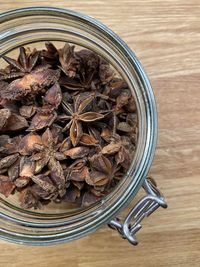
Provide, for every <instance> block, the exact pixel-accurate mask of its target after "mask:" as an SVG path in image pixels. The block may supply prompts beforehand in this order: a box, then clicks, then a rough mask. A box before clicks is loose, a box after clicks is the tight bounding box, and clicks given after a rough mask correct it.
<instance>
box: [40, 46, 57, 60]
mask: <svg viewBox="0 0 200 267" xmlns="http://www.w3.org/2000/svg"><path fill="white" fill-rule="evenodd" d="M45 46H46V50H42V52H41V56H42V57H44V60H45V61H46V62H47V63H48V64H51V65H53V64H56V63H58V61H59V56H58V50H57V48H56V47H55V46H54V44H52V43H51V42H46V43H45Z"/></svg>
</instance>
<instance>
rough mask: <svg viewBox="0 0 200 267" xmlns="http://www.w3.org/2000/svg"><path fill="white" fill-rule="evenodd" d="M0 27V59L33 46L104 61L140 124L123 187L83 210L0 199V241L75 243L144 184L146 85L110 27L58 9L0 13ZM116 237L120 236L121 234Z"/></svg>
mask: <svg viewBox="0 0 200 267" xmlns="http://www.w3.org/2000/svg"><path fill="white" fill-rule="evenodd" d="M0 25H1V26H0V58H1V57H2V56H3V55H5V54H6V53H8V52H10V51H12V50H14V49H16V48H17V47H19V46H24V45H27V44H31V43H35V42H42V41H47V40H49V41H62V42H63V41H64V42H65V41H66V42H70V43H74V44H77V45H80V46H83V47H86V48H89V49H91V50H93V51H95V52H97V53H98V54H100V55H101V56H103V57H104V58H106V59H107V60H108V61H109V62H110V63H111V64H112V65H113V66H114V68H116V69H117V71H118V72H119V73H120V75H122V77H123V78H124V79H125V81H126V82H127V84H128V85H129V88H130V89H131V91H132V94H133V96H134V98H135V101H136V106H137V114H138V121H139V130H138V132H139V135H138V143H137V148H136V153H135V157H134V160H133V162H132V164H131V166H130V168H129V171H128V172H127V174H126V176H125V177H124V179H123V180H122V182H121V183H120V184H119V185H118V186H117V187H116V188H114V190H113V191H112V192H111V193H110V194H109V195H108V196H106V197H105V198H103V199H102V200H101V201H99V202H97V203H96V204H94V205H92V206H90V207H88V208H86V209H74V210H73V209H72V210H69V211H65V210H63V209H62V210H61V209H60V210H59V209H57V210H55V211H53V212H51V211H49V212H35V211H27V210H23V209H21V208H20V207H18V206H17V205H15V202H14V201H13V202H12V201H11V202H10V201H8V200H7V199H3V198H1V199H0V200H1V201H0V228H1V236H0V237H1V238H2V239H4V240H8V241H11V242H16V243H23V244H33V245H46V244H53V243H61V242H66V241H70V240H74V239H77V238H80V237H82V236H84V235H86V234H88V233H90V232H93V231H96V230H97V229H98V228H100V227H101V226H102V225H104V224H106V223H109V222H110V221H111V220H112V219H113V218H114V217H115V216H116V214H118V213H119V211H120V210H122V209H123V208H124V207H125V206H127V205H128V203H129V202H130V201H131V200H132V199H133V198H134V197H135V195H136V193H137V192H138V190H139V189H140V187H141V186H142V184H143V182H144V179H145V177H146V175H147V173H148V171H149V168H150V166H151V163H152V160H153V156H154V151H155V146H156V138H157V113H156V105H155V100H154V96H153V91H152V88H151V85H150V83H149V80H148V78H147V76H146V74H145V72H144V70H143V68H142V66H141V64H140V63H139V61H138V59H137V58H136V56H135V55H134V53H133V52H132V51H131V50H130V48H129V47H128V46H127V45H126V44H125V43H124V42H123V41H122V40H121V39H120V38H119V37H118V36H117V35H116V34H115V33H113V32H112V31H111V30H110V29H109V28H107V27H106V26H105V25H103V24H101V23H100V22H98V21H96V20H95V19H93V18H90V17H88V16H85V15H82V14H79V13H76V12H73V11H71V10H64V9H57V8H43V7H42V8H41V7H35V8H25V9H20V10H13V11H9V12H6V13H3V14H1V15H0ZM151 185H152V184H151ZM147 187H148V185H147ZM152 192H153V191H152ZM154 192H155V191H154ZM117 224H119V223H118V221H117V220H116V221H114V220H112V221H111V225H112V227H115V228H118V230H119V231H120V229H119V227H120V225H117ZM127 229H130V227H129V226H128V228H127ZM121 234H122V235H125V230H124V233H122V231H121ZM129 241H130V240H129ZM132 243H134V242H132Z"/></svg>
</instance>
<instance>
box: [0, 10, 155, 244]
mask: <svg viewBox="0 0 200 267" xmlns="http://www.w3.org/2000/svg"><path fill="white" fill-rule="evenodd" d="M30 15H38V16H42V15H45V16H46V15H47V16H55V17H58V16H60V17H63V18H69V17H71V18H73V19H75V20H79V21H81V22H82V23H85V24H87V25H89V26H90V27H93V28H95V29H96V30H98V31H99V32H101V33H102V34H104V36H105V37H106V38H108V39H109V41H110V42H113V43H116V45H117V48H118V49H119V51H120V52H121V53H122V54H124V57H126V62H128V64H130V66H132V67H133V68H134V71H135V72H136V74H137V77H138V79H139V83H140V86H141V92H140V94H141V99H142V101H143V102H144V105H145V114H143V115H144V116H146V123H147V125H146V129H145V140H143V141H144V143H145V145H144V151H142V152H143V158H142V162H140V166H139V167H138V173H137V179H132V181H131V183H130V184H129V185H128V186H129V188H127V191H126V194H124V195H122V196H121V197H120V198H118V200H117V201H116V202H115V203H114V205H110V206H109V209H107V210H106V213H105V214H103V215H101V216H99V218H98V219H96V220H94V221H93V222H90V223H88V225H85V226H84V227H81V229H79V230H80V231H79V232H77V231H74V232H73V235H67V234H66V235H62V236H59V235H56V234H55V235H52V236H51V237H49V238H48V237H45V238H42V235H40V236H39V237H33V236H30V235H29V234H22V235H21V234H18V236H17V235H16V233H13V232H12V231H10V230H5V229H1V238H2V239H5V240H8V241H11V242H17V243H29V244H30V243H31V244H37V245H44V244H52V243H61V242H64V241H69V240H71V239H76V238H80V237H81V236H83V235H86V234H88V233H89V232H92V231H95V230H96V229H97V228H99V227H100V226H101V225H102V224H104V223H107V222H108V221H110V220H111V219H112V218H113V217H114V216H115V215H116V214H117V213H118V212H119V211H120V210H121V209H122V208H124V207H125V206H126V205H127V204H128V203H129V202H130V201H131V200H132V199H133V198H134V196H135V195H136V193H137V191H138V190H139V189H140V187H141V185H142V183H143V181H144V179H145V177H146V175H147V173H148V171H149V168H150V166H151V163H152V160H153V156H154V152H155V147H156V140H157V112H156V104H155V99H154V95H153V90H152V88H151V85H150V82H149V80H148V77H147V75H146V73H145V71H144V69H143V67H142V66H141V64H140V62H139V60H138V59H137V57H136V56H135V54H134V53H133V51H132V50H131V49H130V48H129V47H128V46H127V44H126V43H125V42H124V41H123V40H122V39H121V38H120V37H119V36H118V35H116V34H115V33H114V32H113V31H112V30H110V29H109V28H108V27H107V26H105V25H104V24H102V23H101V22H99V21H97V20H96V19H94V18H91V17H89V16H87V15H84V14H81V13H78V12H75V11H72V10H67V9H61V8H53V7H30V8H23V9H16V10H11V11H8V12H5V13H2V14H0V24H1V25H3V23H6V22H8V21H9V22H10V21H12V20H15V19H17V18H22V17H27V16H30ZM3 34H4V32H3V33H2V32H1V33H0V36H1V35H3ZM4 38H5V36H4ZM2 39H3V38H2ZM0 57H1V55H0ZM104 206H105V202H104ZM93 212H94V210H93ZM1 220H2V221H3V220H4V221H5V220H10V221H12V220H11V218H10V217H9V216H8V215H5V213H4V212H2V211H1V212H0V221H1ZM19 222H20V220H18V219H17V220H16V221H15V222H14V223H15V224H16V223H18V224H19ZM27 225H28V222H27ZM39 225H40V226H41V225H42V224H39ZM29 226H30V225H29ZM34 227H36V224H35V225H34Z"/></svg>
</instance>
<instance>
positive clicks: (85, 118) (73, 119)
mask: <svg viewBox="0 0 200 267" xmlns="http://www.w3.org/2000/svg"><path fill="white" fill-rule="evenodd" d="M93 99H94V96H93V95H91V94H88V93H82V94H79V95H78V96H77V97H76V98H75V100H74V103H73V106H72V105H71V104H69V103H67V102H65V101H63V109H64V111H65V113H66V114H67V115H66V116H65V118H64V119H66V120H70V121H69V123H67V125H66V126H65V127H64V128H63V132H64V131H66V130H67V129H70V138H71V142H72V144H73V146H76V145H77V144H78V143H79V141H80V139H81V136H82V134H83V129H82V125H81V122H87V123H90V122H94V121H97V120H101V119H103V118H104V115H103V114H100V113H97V112H92V111H89V110H91V107H90V105H91V102H92V101H93Z"/></svg>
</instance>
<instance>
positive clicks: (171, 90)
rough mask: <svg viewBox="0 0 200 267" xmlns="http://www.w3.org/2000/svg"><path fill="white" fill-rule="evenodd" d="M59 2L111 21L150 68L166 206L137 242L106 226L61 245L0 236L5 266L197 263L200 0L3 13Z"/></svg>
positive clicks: (155, 169)
mask: <svg viewBox="0 0 200 267" xmlns="http://www.w3.org/2000/svg"><path fill="white" fill-rule="evenodd" d="M55 3H56V6H57V7H65V8H71V9H74V10H77V11H80V12H84V13H86V14H88V15H90V16H93V17H95V18H97V19H99V20H101V21H102V22H103V23H105V24H107V25H108V26H109V27H110V28H111V29H113V30H114V31H115V32H116V33H118V34H119V35H120V36H121V37H122V38H123V39H124V40H125V41H126V42H127V43H128V45H129V46H130V47H131V48H132V49H133V50H134V51H135V53H136V54H137V56H138V57H139V59H140V60H141V62H142V64H143V66H144V67H145V69H146V71H147V73H148V75H149V77H150V79H151V82H152V86H153V88H154V92H155V95H156V99H157V106H158V114H159V138H158V147H157V152H156V157H155V160H154V163H153V166H152V168H151V174H152V175H153V176H154V177H155V178H156V179H157V182H158V184H159V185H160V187H161V189H162V190H163V192H164V193H165V196H166V198H167V200H168V204H169V208H168V210H167V211H163V210H160V211H159V212H157V213H155V214H154V215H152V217H151V218H149V219H148V220H146V221H145V223H144V228H143V229H142V231H141V232H140V233H139V240H140V245H139V246H138V247H131V246H130V245H129V244H127V243H126V242H125V241H122V240H121V239H120V238H119V237H118V235H117V234H116V233H113V232H112V231H111V230H109V229H108V228H106V227H105V228H103V229H102V230H100V231H98V232H96V233H94V234H92V235H90V236H88V237H85V238H83V239H81V240H78V241H74V242H72V243H69V244H64V245H58V246H51V247H24V246H19V245H13V244H8V243H6V242H0V266H5V267H7V266H9V267H14V266H16V267H18V266H20V267H21V266H26V267H32V266H39V267H46V266H52V267H57V266H58V267H62V266H69V267H77V266H78V267H90V266H92V267H105V266H107V267H110V266H115V267H121V266H137V267H140V266H147V267H158V266H159V267H160V266H163V267H168V266H173V267H175V266H176V267H177V266H181V267H186V266H187V267H190V266H192V267H195V266H196V267H197V266H200V56H199V55H200V1H199V0H189V1H188V0H165V1H163V0H154V1H153V0H140V1H138V0H129V1H128V0H126V1H123V0H112V1H111V0H110V1H107V0H103V1H97V0H95V1H77V0H75V1H67V0H66V1H65V0H56V1H55V0H49V1H39V0H34V1H33V0H32V1H31V0H28V1H23V0H16V1H13V0H4V1H3V0H0V12H3V11H6V10H9V9H12V8H20V7H25V6H34V5H43V6H45V5H46V6H47V5H49V6H55Z"/></svg>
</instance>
